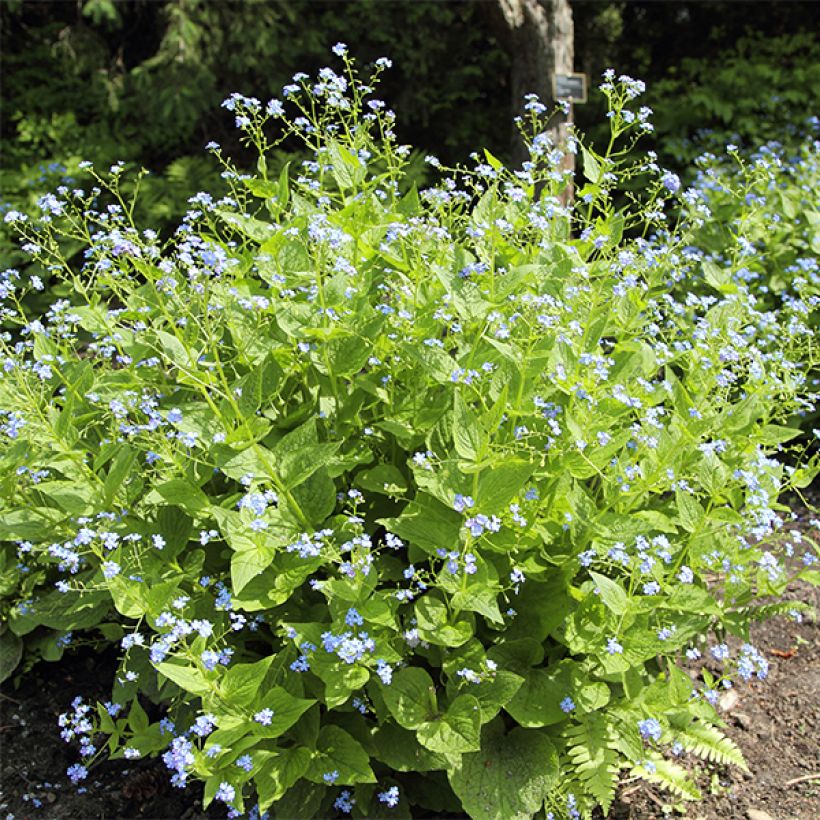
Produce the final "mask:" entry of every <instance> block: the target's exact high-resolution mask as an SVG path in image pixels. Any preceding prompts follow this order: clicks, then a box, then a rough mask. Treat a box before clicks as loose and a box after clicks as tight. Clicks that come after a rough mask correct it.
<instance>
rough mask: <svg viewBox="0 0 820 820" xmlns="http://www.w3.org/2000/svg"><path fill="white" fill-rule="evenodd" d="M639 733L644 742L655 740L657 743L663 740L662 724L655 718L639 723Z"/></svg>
mask: <svg viewBox="0 0 820 820" xmlns="http://www.w3.org/2000/svg"><path fill="white" fill-rule="evenodd" d="M638 731H639V732H640V733H641V737H642V738H643V739H644V740H654V741H655V742H657V741H659V740H660V739H661V735H662V734H663V729H662V728H661V724H660V723H659V722H658V721H657V720H656V719H655V718H647V719H646V720H639V721H638Z"/></svg>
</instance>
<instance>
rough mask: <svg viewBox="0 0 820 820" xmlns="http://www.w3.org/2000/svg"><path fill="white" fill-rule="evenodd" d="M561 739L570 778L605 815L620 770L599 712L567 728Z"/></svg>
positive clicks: (606, 726)
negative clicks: (565, 749) (569, 770)
mask: <svg viewBox="0 0 820 820" xmlns="http://www.w3.org/2000/svg"><path fill="white" fill-rule="evenodd" d="M564 737H565V738H566V739H567V747H568V748H567V756H568V758H569V762H570V765H571V766H572V768H573V772H572V773H573V775H574V776H575V777H576V778H577V780H578V782H579V784H580V785H581V787H582V788H583V789H584V790H585V791H586V792H587V793H589V794H590V795H591V796H592V797H593V798H594V799H595V800H596V801H597V802H598V804H599V805H600V806H601V808H602V809H603V810H604V813H606V812H607V811H608V810H609V807H610V806H611V805H612V801H613V800H614V798H615V787H616V785H617V783H618V771H619V769H620V766H619V756H618V753H617V752H616V751H615V750H614V749H613V748H612V747H613V746H614V739H613V737H612V735H611V733H610V728H609V725H608V724H607V722H606V720H605V719H604V717H603V716H602V715H601V714H600V713H599V712H592V713H590V714H588V715H583V716H582V717H581V718H580V719H579V722H578V723H577V724H574V725H572V726H570V727H569V728H567V729H566V731H565V732H564Z"/></svg>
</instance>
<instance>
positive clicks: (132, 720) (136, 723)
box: [128, 698, 148, 734]
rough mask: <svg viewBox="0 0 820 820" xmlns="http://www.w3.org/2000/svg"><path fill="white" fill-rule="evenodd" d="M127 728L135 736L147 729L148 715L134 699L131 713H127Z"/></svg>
mask: <svg viewBox="0 0 820 820" xmlns="http://www.w3.org/2000/svg"><path fill="white" fill-rule="evenodd" d="M128 728H129V729H130V730H131V731H132V732H134V733H135V734H137V733H140V732H144V731H145V730H146V729H147V728H148V715H146V714H145V709H143V708H142V706H141V705H140V702H139V700H137V698H134V700H133V701H132V703H131V711H130V712H129V713H128Z"/></svg>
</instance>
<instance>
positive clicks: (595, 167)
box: [581, 145, 601, 185]
mask: <svg viewBox="0 0 820 820" xmlns="http://www.w3.org/2000/svg"><path fill="white" fill-rule="evenodd" d="M581 153H582V155H583V163H584V176H585V177H586V178H587V179H588V180H589V181H590V182H591V183H592V184H593V185H594V184H596V183H597V182H598V181H599V180H600V179H601V163H600V162H599V161H598V159H597V157H596V156H595V154H594V153H593V152H592V151H590V150H589V149H588V148H587V147H586V146H584V145H582V146H581Z"/></svg>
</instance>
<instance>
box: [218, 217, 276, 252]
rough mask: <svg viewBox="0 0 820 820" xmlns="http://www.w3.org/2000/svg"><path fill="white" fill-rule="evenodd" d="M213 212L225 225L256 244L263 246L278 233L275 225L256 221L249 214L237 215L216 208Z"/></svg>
mask: <svg viewBox="0 0 820 820" xmlns="http://www.w3.org/2000/svg"><path fill="white" fill-rule="evenodd" d="M213 212H214V213H215V214H216V215H217V216H219V217H220V218H221V219H222V220H223V221H224V222H225V223H227V224H228V225H230V226H231V227H232V228H235V229H236V230H237V231H239V233H241V234H243V235H244V236H246V237H247V238H248V239H252V240H253V241H254V242H259V243H260V244H261V243H262V242H265V240H267V239H270V238H271V237H272V236H273V235H274V234H275V233H276V228H275V227H274V226H273V225H270V224H268V223H267V222H262V220H260V219H255V218H254V217H252V216H248V215H247V214H243V213H235V212H234V211H229V210H228V209H227V208H214V209H213Z"/></svg>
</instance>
